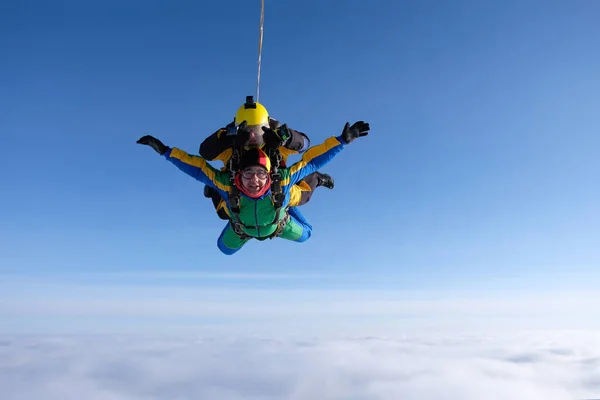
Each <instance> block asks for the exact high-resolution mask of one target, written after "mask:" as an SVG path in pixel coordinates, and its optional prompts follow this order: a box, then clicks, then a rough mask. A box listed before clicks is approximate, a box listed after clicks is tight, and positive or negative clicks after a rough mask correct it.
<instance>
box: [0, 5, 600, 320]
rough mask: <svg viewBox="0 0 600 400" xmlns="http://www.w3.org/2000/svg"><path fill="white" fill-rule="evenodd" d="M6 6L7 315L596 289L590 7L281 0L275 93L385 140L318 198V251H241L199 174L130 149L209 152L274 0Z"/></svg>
mask: <svg viewBox="0 0 600 400" xmlns="http://www.w3.org/2000/svg"><path fill="white" fill-rule="evenodd" d="M1 7H2V8H1V10H2V12H0V50H1V51H2V54H3V57H2V59H3V61H2V63H0V86H1V87H2V88H3V89H2V90H1V91H0V110H2V111H1V115H0V132H1V133H2V134H1V137H2V139H3V140H2V144H3V146H4V152H3V153H4V154H3V157H2V158H1V159H0V171H1V176H2V183H3V185H2V186H3V189H2V196H1V197H0V221H2V223H1V226H2V229H1V230H0V235H1V236H0V274H2V278H1V281H0V286H1V287H2V290H1V291H0V292H1V293H3V294H2V295H0V300H1V301H2V303H3V305H4V309H11V308H13V309H15V308H16V309H18V308H19V307H20V306H21V305H23V304H24V303H22V302H24V301H33V300H31V299H32V298H33V299H37V300H35V301H38V303H39V304H42V303H43V302H44V301H45V300H47V299H50V298H53V299H56V298H57V296H58V297H59V298H63V297H61V296H65V297H64V298H65V299H66V300H68V301H71V302H77V301H83V300H82V299H84V298H87V297H86V296H88V295H87V294H86V293H89V292H86V291H85V290H84V291H81V292H79V291H73V293H79V295H80V296H81V297H77V296H66V294H65V293H67V292H70V290H71V289H73V288H74V287H79V286H78V285H83V287H89V285H93V286H94V287H96V288H97V289H98V290H99V291H98V292H97V296H100V297H102V296H104V297H106V298H110V297H111V295H112V294H114V293H117V292H119V291H120V290H124V289H123V288H131V287H136V288H139V287H145V288H149V289H151V290H154V289H155V288H158V289H160V288H165V287H167V286H168V287H169V288H171V289H172V291H170V292H169V293H170V294H171V295H172V294H173V293H176V292H177V288H182V287H185V288H187V289H189V288H192V290H198V291H203V290H210V291H211V292H210V293H213V291H214V293H217V292H218V291H219V290H221V289H223V290H227V292H226V293H229V294H232V295H233V294H236V296H239V298H240V299H242V300H243V299H244V295H243V293H246V292H242V291H241V290H247V289H252V290H263V291H265V293H267V295H266V296H267V297H265V298H264V301H265V302H272V301H278V300H279V299H281V296H282V295H281V293H279V292H277V291H278V290H288V292H286V293H292V292H294V293H297V291H300V292H301V291H303V290H304V291H313V290H318V291H319V293H320V296H325V297H317V298H323V299H330V297H327V296H328V295H327V293H328V291H339V290H344V291H346V293H357V292H360V293H371V291H375V293H376V292H377V291H379V290H383V291H387V292H386V293H388V292H389V293H394V294H395V295H398V296H400V295H402V296H404V295H406V293H408V292H410V291H420V293H428V291H447V290H454V291H455V292H454V294H455V295H457V296H460V295H461V293H470V291H473V290H483V291H486V290H492V291H507V290H508V291H510V290H521V291H525V292H535V291H540V290H546V289H552V290H559V291H560V290H565V291H577V290H584V289H586V290H587V289H595V288H596V287H597V284H598V279H599V278H600V276H599V274H598V270H597V266H598V264H599V261H600V246H598V245H597V243H598V240H599V239H600V238H599V234H598V226H600V214H599V213H598V208H597V204H599V202H600V190H599V189H598V184H597V182H598V176H600V167H599V165H600V164H599V163H598V161H597V160H598V156H597V155H598V149H599V148H600V146H599V145H600V139H599V136H598V128H599V127H600V114H599V113H598V105H599V104H600V80H599V79H597V76H598V75H597V74H598V71H600V55H598V51H597V49H598V48H600V28H599V27H598V24H597V21H598V18H599V17H600V5H599V4H597V3H595V2H591V1H587V2H586V1H579V2H570V1H563V2H552V3H546V2H541V1H538V2H535V1H532V2H527V4H523V3H522V2H516V1H502V2H500V1H498V2H485V3H484V2H477V1H455V2H451V3H450V2H441V1H438V2H433V1H427V2H422V1H418V2H417V1H411V2H388V1H380V0H377V1H373V2H366V1H354V0H350V1H344V2H341V1H337V2H336V1H325V2H322V1H315V0H310V1H305V2H300V3H298V2H296V3H294V2H273V1H269V0H267V1H266V7H265V27H264V41H263V54H262V76H261V86H260V101H261V102H262V103H263V104H264V105H265V106H266V107H267V109H268V110H269V112H270V113H271V115H272V116H274V117H275V118H278V119H279V120H281V121H282V122H285V123H288V124H289V125H290V126H291V127H294V128H296V129H299V130H301V131H303V132H306V133H307V134H308V135H309V136H310V137H311V139H312V142H313V144H318V143H320V142H322V141H323V140H325V139H326V138H327V137H329V136H332V135H337V134H339V133H340V131H341V129H342V127H343V125H344V123H345V122H346V121H349V122H353V121H356V120H365V121H368V122H369V123H370V124H371V134H370V135H369V136H368V137H366V138H362V139H359V140H357V141H356V142H355V143H352V144H351V145H350V146H348V148H347V149H346V150H344V152H343V153H341V154H340V155H339V156H338V157H337V158H336V159H334V160H333V161H332V162H331V163H330V164H329V165H327V166H326V167H325V168H324V169H323V172H327V173H330V174H331V175H332V176H333V177H334V178H335V181H336V187H335V189H334V190H332V191H329V190H327V189H324V188H319V189H318V191H317V192H316V193H315V194H314V196H313V199H312V201H311V202H310V203H309V204H307V205H305V206H303V208H302V211H303V213H304V215H305V216H306V217H307V218H308V220H309V221H310V222H311V223H312V225H313V227H314V232H313V237H312V238H311V239H310V240H309V241H308V242H306V243H304V244H297V243H289V242H285V241H283V240H275V241H268V242H253V243H250V244H249V245H247V246H246V247H245V248H244V249H243V250H242V251H240V252H239V253H238V254H236V255H235V256H233V257H226V256H224V255H222V254H221V253H220V252H219V251H218V249H217V247H216V239H217V237H218V235H219V233H220V232H221V229H222V227H223V226H224V223H223V221H222V220H220V219H218V218H217V216H216V215H215V213H214V211H213V208H212V205H211V203H210V201H209V200H208V199H205V198H204V197H203V196H202V189H203V185H202V184H200V183H198V182H197V181H194V180H193V179H191V178H189V177H187V176H185V175H184V174H183V173H181V172H180V171H178V170H177V169H176V168H174V167H173V166H172V165H171V164H169V163H167V162H165V161H164V160H162V159H161V158H160V157H159V156H158V155H156V153H154V152H153V151H152V150H151V149H149V148H146V147H142V146H140V145H137V144H135V141H136V140H137V139H138V138H139V137H140V136H142V135H144V134H147V133H150V134H152V135H154V136H156V137H158V138H160V139H161V140H162V141H163V142H164V143H166V144H168V145H171V146H177V147H179V148H182V149H184V150H187V151H188V152H190V153H195V152H197V149H198V146H199V144H200V142H201V141H202V140H203V139H204V138H205V137H206V136H208V135H209V134H211V133H212V132H214V131H215V130H216V129H218V128H219V127H221V126H223V125H225V124H226V123H228V122H229V121H231V119H232V118H233V115H234V113H235V111H236V109H237V107H239V105H240V104H241V103H242V102H243V101H244V98H245V96H246V95H250V94H252V95H253V94H255V90H256V73H257V64H256V58H257V47H258V33H259V32H258V23H259V18H260V1H253V2H247V1H237V0H235V1H228V2H199V3H193V2H182V1H169V2H166V1H164V2H156V1H154V2H148V1H146V2H139V1H135V2H134V1H130V2H115V1H112V2H102V3H94V4H92V3H89V2H75V1H71V2H69V1H66V2H61V3H60V4H58V3H54V4H52V3H48V2H40V1H27V2H19V3H17V2H13V3H12V4H3V5H2V6H1ZM217 165H218V164H217ZM190 272H191V273H195V274H200V275H196V278H194V279H188V278H189V275H188V276H187V277H188V278H186V277H185V275H177V279H174V280H169V279H165V278H164V276H163V277H162V278H161V275H160V273H172V274H182V273H190ZM110 274H113V275H110ZM255 274H256V275H255ZM172 277H173V276H172ZM40 282H52V284H40ZM66 282H67V283H68V282H70V283H69V284H71V285H72V286H68V284H67V283H66ZM64 285H67V286H66V287H65V286H64ZM99 288H103V289H99ZM158 289H157V290H158ZM269 293H271V297H268V296H269ZM307 293H308V292H307ZM34 294H35V296H34ZM248 296H250V294H249V295H248ZM352 296H353V295H352V294H348V295H347V298H352ZM284 297H285V296H284ZM423 297H424V298H426V297H427V296H426V295H423ZM236 298H237V297H236ZM88 299H89V298H88ZM66 300H65V301H66ZM290 301H293V300H290ZM324 301H325V300H324ZM57 307H58V306H57ZM257 307H258V306H257ZM23 318H27V317H26V316H24V317H23ZM11 321H12V324H13V325H11V329H12V328H14V329H19V327H20V325H19V324H21V323H23V321H22V320H21V319H14V320H11Z"/></svg>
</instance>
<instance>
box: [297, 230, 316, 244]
mask: <svg viewBox="0 0 600 400" xmlns="http://www.w3.org/2000/svg"><path fill="white" fill-rule="evenodd" d="M311 235H312V229H304V230H303V231H302V235H300V237H299V238H298V239H296V242H298V243H302V242H306V241H307V240H308V239H310V237H311Z"/></svg>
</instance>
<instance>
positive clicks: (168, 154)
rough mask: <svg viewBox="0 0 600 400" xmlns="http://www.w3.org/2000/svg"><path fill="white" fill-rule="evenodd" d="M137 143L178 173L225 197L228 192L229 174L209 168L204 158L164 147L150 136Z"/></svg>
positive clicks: (174, 148)
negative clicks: (180, 172)
mask: <svg viewBox="0 0 600 400" xmlns="http://www.w3.org/2000/svg"><path fill="white" fill-rule="evenodd" d="M137 143H139V144H144V145H148V146H150V147H152V148H153V149H154V150H155V151H156V152H157V153H158V154H160V155H161V156H163V157H164V158H165V159H166V160H167V161H169V162H170V163H171V164H173V165H175V166H176V167H177V168H178V169H179V170H180V171H183V172H185V173H186V174H187V175H189V176H191V177H192V178H194V179H196V180H198V181H200V182H203V183H205V184H207V185H209V186H211V187H213V188H215V189H217V190H218V191H219V192H221V195H222V196H223V195H225V196H226V195H227V192H229V188H230V187H229V179H228V178H229V173H228V172H224V171H219V170H218V169H216V168H214V167H213V166H211V165H210V164H209V163H208V162H207V161H206V160H205V159H204V158H202V157H199V156H195V155H191V154H188V153H186V152H185V151H183V150H180V149H178V148H176V147H173V148H171V147H168V146H165V145H164V144H163V143H162V142H161V141H160V140H158V139H156V138H154V137H152V136H149V135H147V136H144V137H142V138H140V139H139V140H138V141H137Z"/></svg>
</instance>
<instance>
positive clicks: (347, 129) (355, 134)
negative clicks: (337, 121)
mask: <svg viewBox="0 0 600 400" xmlns="http://www.w3.org/2000/svg"><path fill="white" fill-rule="evenodd" d="M369 129H371V127H370V126H369V123H368V122H364V121H357V122H355V123H354V124H352V126H350V123H349V122H346V125H345V126H344V130H343V131H342V139H344V142H346V143H350V142H352V141H353V140H354V139H356V138H359V137H362V136H367V135H368V134H369Z"/></svg>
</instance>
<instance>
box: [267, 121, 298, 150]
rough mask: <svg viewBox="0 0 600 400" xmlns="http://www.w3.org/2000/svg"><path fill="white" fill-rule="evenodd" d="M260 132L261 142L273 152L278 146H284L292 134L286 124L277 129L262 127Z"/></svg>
mask: <svg viewBox="0 0 600 400" xmlns="http://www.w3.org/2000/svg"><path fill="white" fill-rule="evenodd" d="M262 130H263V132H264V134H263V141H264V142H265V145H266V146H267V147H268V148H269V149H273V150H275V149H277V148H278V147H279V146H285V145H286V144H287V143H288V142H289V140H290V138H291V137H292V133H291V132H290V129H289V128H288V127H287V125H286V124H283V125H281V126H280V127H279V128H277V129H271V128H267V127H266V126H263V128H262Z"/></svg>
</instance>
